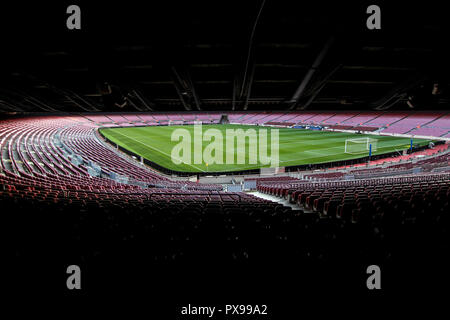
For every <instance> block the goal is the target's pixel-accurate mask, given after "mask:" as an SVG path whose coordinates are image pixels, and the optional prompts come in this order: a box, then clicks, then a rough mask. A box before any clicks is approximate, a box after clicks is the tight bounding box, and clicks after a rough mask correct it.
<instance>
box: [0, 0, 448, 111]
mask: <svg viewBox="0 0 450 320" xmlns="http://www.w3.org/2000/svg"><path fill="white" fill-rule="evenodd" d="M149 2H150V4H147V3H146V4H145V6H144V4H143V1H141V2H136V3H131V2H128V1H127V2H121V3H116V2H108V3H104V4H103V5H100V4H98V5H96V6H93V5H92V4H88V3H85V2H81V3H80V7H81V21H82V22H81V23H82V29H81V30H68V29H67V28H66V18H67V16H68V14H66V8H67V6H68V5H69V4H72V3H65V2H64V1H63V2H62V3H60V4H57V5H56V4H54V5H52V6H50V5H47V6H44V5H43V2H39V3H35V4H32V5H26V10H24V8H23V6H25V5H24V4H10V7H8V8H6V9H5V8H4V9H3V10H2V12H3V13H6V17H5V19H2V23H4V26H2V29H1V30H2V34H3V36H2V51H3V53H2V55H3V56H4V57H3V59H2V65H1V70H2V76H1V82H2V85H1V87H0V90H1V91H0V110H2V111H14V110H16V111H56V110H57V111H145V110H149V111H150V110H154V111H175V110H192V111H197V110H204V111H206V110H236V111H242V110H302V109H307V110H320V109H333V110H335V109H336V110H337V109H378V110H388V109H408V108H411V109H445V108H448V103H449V76H448V74H449V73H448V71H449V68H448V57H449V56H450V55H449V54H448V53H449V52H448V49H447V48H446V47H445V45H446V41H447V38H448V33H447V26H446V20H445V19H446V18H447V17H446V16H445V14H446V11H445V10H444V7H443V6H442V5H441V6H438V5H432V3H431V2H427V6H426V7H424V6H423V5H421V4H413V3H408V2H405V3H398V4H397V5H395V6H394V5H393V4H388V3H380V4H379V5H380V7H381V12H382V18H381V19H382V20H381V21H382V22H381V23H382V29H381V30H368V29H367V28H366V19H367V17H368V14H367V13H366V8H367V6H368V5H370V4H372V3H369V2H367V3H359V4H351V3H348V2H345V4H344V2H341V1H334V2H330V1H327V2H324V1H311V2H307V1H280V0H265V1H264V0H251V1H249V0H245V1H242V0H241V1H201V2H200V1H183V2H175V1H164V2H161V3H154V4H152V3H151V2H153V1H149ZM162 3H163V4H162ZM2 5H3V4H2ZM408 101H409V103H408Z"/></svg>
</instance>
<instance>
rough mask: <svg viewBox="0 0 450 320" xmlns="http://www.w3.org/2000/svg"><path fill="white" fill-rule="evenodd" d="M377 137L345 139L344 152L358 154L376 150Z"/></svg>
mask: <svg viewBox="0 0 450 320" xmlns="http://www.w3.org/2000/svg"><path fill="white" fill-rule="evenodd" d="M377 141H378V140H377V139H374V138H369V137H365V138H354V139H346V140H345V151H344V152H345V153H350V154H359V153H366V152H370V153H371V152H374V151H377Z"/></svg>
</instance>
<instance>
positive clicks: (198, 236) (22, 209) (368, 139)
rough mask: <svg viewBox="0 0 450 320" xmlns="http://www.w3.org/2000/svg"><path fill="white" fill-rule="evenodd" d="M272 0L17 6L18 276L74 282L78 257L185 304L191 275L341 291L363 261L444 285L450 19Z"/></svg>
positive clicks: (14, 155) (9, 63)
mask: <svg viewBox="0 0 450 320" xmlns="http://www.w3.org/2000/svg"><path fill="white" fill-rule="evenodd" d="M281 3H282V2H280V3H278V2H277V3H275V1H249V2H248V3H246V4H245V5H244V4H242V10H241V12H236V11H235V9H233V6H231V5H229V4H226V3H221V5H220V6H219V8H218V9H214V8H213V5H212V4H202V5H201V6H200V5H198V4H186V3H184V4H181V5H178V4H177V6H175V4H173V3H172V2H171V4H166V5H162V4H159V5H156V4H152V5H150V7H151V8H150V9H149V10H147V11H145V12H144V11H143V10H142V8H140V7H132V6H130V7H128V6H125V7H122V6H118V5H117V6H116V5H111V8H110V10H109V11H108V12H109V13H108V14H109V15H108V14H102V12H101V8H97V7H94V6H91V5H85V6H84V7H83V5H80V8H81V12H82V17H84V14H85V13H84V12H88V13H86V20H83V19H84V18H82V20H81V24H80V25H81V29H80V30H76V29H77V27H74V29H70V28H69V29H67V28H68V27H66V25H65V24H64V23H63V24H62V25H61V26H59V25H58V26H57V27H55V26H54V25H55V24H59V23H60V20H61V19H62V20H61V21H63V22H65V20H64V19H66V18H67V17H68V16H70V13H69V11H68V12H67V13H66V11H65V7H64V6H62V7H61V6H59V7H58V6H49V7H48V8H46V10H45V17H47V18H46V19H43V20H39V21H38V20H36V19H38V18H37V15H35V14H32V13H31V11H33V10H31V11H30V13H25V16H21V17H20V18H19V17H17V16H16V15H14V14H13V12H16V11H17V10H18V8H11V10H12V11H11V17H10V19H11V20H12V21H11V26H13V29H14V30H15V31H14V32H15V33H14V35H5V38H4V41H5V44H7V46H5V50H4V51H5V52H4V53H5V58H4V59H3V61H2V66H1V69H2V75H1V84H2V86H1V87H0V150H1V154H0V156H1V157H0V201H1V202H0V206H1V212H2V219H3V223H2V225H3V230H4V233H5V235H7V237H8V243H10V244H9V246H10V247H12V249H13V250H12V251H13V252H14V256H13V258H12V269H13V270H14V271H11V274H12V275H20V276H17V277H15V278H14V279H15V280H14V281H15V285H16V287H17V288H20V289H18V290H19V291H20V290H23V289H22V288H26V287H27V283H29V281H31V280H30V278H29V277H30V276H27V275H26V274H27V272H28V271H27V270H28V269H27V268H31V270H32V269H33V268H34V267H33V264H34V263H35V262H36V261H40V266H39V268H40V269H39V270H40V272H42V274H44V276H43V277H40V280H37V281H38V283H39V286H37V287H41V288H42V287H44V288H47V289H49V290H54V291H58V290H63V291H64V290H67V289H66V276H67V275H66V273H65V272H66V268H67V266H69V265H72V264H75V265H77V266H80V268H81V270H82V274H83V277H84V272H86V274H88V277H87V278H82V279H84V280H82V283H83V286H82V288H83V289H81V291H83V290H88V291H89V290H90V292H97V291H102V290H111V291H110V292H112V291H113V290H115V289H117V288H118V287H122V286H123V287H126V288H128V289H124V291H120V292H121V293H120V294H124V293H125V292H129V291H130V290H131V289H130V288H136V287H139V286H143V287H145V288H152V290H155V291H158V292H160V293H161V294H162V295H163V296H164V297H166V295H167V296H169V295H171V294H173V295H176V296H177V297H178V299H179V301H183V303H186V304H187V303H191V302H189V301H191V300H189V299H188V297H189V291H188V289H186V288H188V287H192V286H194V287H195V285H196V284H197V282H195V281H201V284H202V285H203V286H205V288H206V287H208V288H209V289H208V290H209V291H208V292H216V293H217V294H219V293H218V292H222V291H221V290H222V289H219V288H225V287H227V286H228V285H229V286H234V287H233V288H235V290H236V293H235V294H236V297H237V296H239V297H247V296H246V295H250V292H251V295H252V296H253V297H259V298H261V299H262V298H264V297H265V298H267V299H269V300H270V299H272V298H273V299H275V298H277V297H278V298H279V297H280V296H282V297H286V296H288V291H287V289H286V290H285V289H283V288H285V287H286V286H287V287H289V288H291V289H292V288H297V289H298V290H302V289H304V288H311V287H315V288H316V289H318V292H320V295H321V298H320V301H322V300H324V301H328V300H333V299H334V298H333V295H334V294H331V293H329V295H327V293H325V291H326V290H328V289H326V288H328V287H327V285H330V283H336V282H333V281H337V282H339V285H337V287H334V289H335V290H339V288H341V289H342V288H346V289H349V290H350V289H353V288H356V289H355V290H362V291H367V290H368V289H367V288H369V287H370V286H369V285H367V287H366V280H367V277H368V274H367V273H366V268H367V267H368V266H370V265H376V266H379V267H380V268H381V270H382V272H386V273H382V274H384V275H386V276H383V281H385V282H383V288H384V289H385V290H389V289H392V288H396V289H399V288H400V289H405V288H417V287H416V286H430V287H434V286H439V285H440V284H442V285H443V283H444V281H443V280H442V282H440V280H439V279H441V278H440V277H441V275H442V272H443V270H444V268H445V266H446V264H445V263H444V260H445V259H444V258H445V256H446V254H448V252H449V251H448V249H449V248H448V244H449V243H450V241H448V240H449V239H448V238H449V237H448V236H449V214H450V208H449V199H450V148H449V147H450V109H449V105H450V87H449V85H450V81H449V80H450V79H449V77H448V74H449V72H448V71H449V70H448V69H449V68H448V56H449V55H448V50H447V49H446V48H444V47H443V46H442V44H441V42H442V41H443V39H445V35H447V33H446V28H445V19H444V18H445V17H444V16H443V14H442V13H440V12H439V10H437V9H436V8H435V9H429V10H428V9H427V10H425V9H424V8H423V7H411V8H410V9H411V17H416V18H417V17H422V15H424V16H423V19H416V20H415V21H421V22H420V23H418V24H414V25H407V22H408V21H409V20H407V21H405V22H402V21H403V20H401V19H402V18H401V17H399V16H397V15H395V14H394V13H398V12H401V10H403V9H401V8H397V7H395V6H393V5H390V6H388V5H387V4H386V5H385V7H383V6H382V10H386V12H391V13H389V14H386V19H385V20H382V23H383V24H382V26H383V28H384V29H381V30H371V29H368V27H367V26H366V17H368V16H369V15H368V13H366V7H367V6H361V5H356V6H355V7H351V6H350V5H349V8H347V7H346V8H345V9H343V8H341V7H340V6H339V5H337V4H334V5H331V6H321V5H320V4H304V5H303V6H302V10H297V9H296V8H297V7H295V6H294V4H289V3H283V4H281ZM297 5H298V4H297ZM36 6H37V7H36V8H35V9H36V12H41V11H39V10H40V9H39V8H40V7H38V5H37V4H36ZM174 6H175V7H176V8H177V9H176V10H175V9H174V8H175V7H174ZM61 8H62V9H63V10H62V18H61V17H60V16H59V13H60V11H61V10H60V9H61ZM14 10H16V11H14ZM74 10H75V9H74ZM174 10H175V11H174ZM75 11H76V10H75ZM75 11H74V12H75ZM205 13H208V14H205ZM230 15H232V16H233V17H234V19H233V20H234V22H233V23H231V22H230V21H229V19H228V18H229V16H230ZM55 16H56V17H55ZM118 16H120V17H122V19H123V20H120V21H121V22H120V23H115V24H114V23H112V22H113V21H117V20H116V18H117V17H118ZM393 16H396V18H395V19H394V18H393ZM341 17H344V18H345V19H341ZM74 19H75V18H74ZM405 19H406V18H405ZM75 20H76V19H75ZM68 21H69V20H68ZM85 21H87V22H86V24H84V23H85ZM38 22H39V23H40V26H41V27H40V28H41V29H39V30H35V29H33V28H29V27H27V26H30V24H31V25H33V23H38ZM67 23H68V25H69V24H70V23H69V22H67ZM368 23H369V22H368ZM406 25H407V26H406ZM83 28H84V29H83ZM305 30H309V31H307V32H305ZM57 38H58V39H60V40H58V41H55V39H57ZM30 265H31V266H30ZM117 265H121V267H117V268H116V269H114V267H112V266H117ZM424 265H426V266H424ZM419 266H420V267H419ZM240 267H242V268H243V269H239V268H240ZM36 268H38V267H36ZM61 268H62V269H61ZM219 268H224V269H225V270H226V271H224V272H223V273H220V272H219V271H218V270H219ZM61 270H62V271H61ZM84 270H87V271H84ZM105 270H109V272H111V273H115V276H114V275H110V274H108V276H107V275H105V274H104V273H102V272H107V271H105ZM111 270H114V271H111ZM123 270H126V271H123ZM150 270H151V271H150ZM155 270H157V271H155ZM383 270H387V271H383ZM405 270H406V271H405ZM404 272H410V273H404ZM415 272H417V273H415ZM337 273H338V274H339V275H338V276H337V275H336V274H337ZM193 274H194V275H195V277H196V278H195V279H196V280H193V279H194V276H192V275H193ZM220 274H222V276H220ZM299 274H300V275H301V278H298V275H299ZM102 275H103V276H102ZM144 275H145V276H144ZM205 275H208V276H210V278H206V276H205ZM262 275H264V276H268V277H269V278H270V276H273V278H270V279H272V280H267V281H266V282H265V284H263V283H262V282H259V281H258V280H257V278H258V277H260V276H262ZM413 276H415V279H418V280H417V281H419V282H417V283H411V282H409V281H410V279H411V277H413ZM111 277H113V278H114V279H116V280H117V282H114V284H112V283H110V282H108V281H109V280H108V279H111ZM211 277H212V278H211ZM425 278H426V279H427V280H424V279H425ZM86 279H88V280H86ZM120 279H121V280H120ZM189 279H191V280H189ZM200 279H201V280H200ZM211 279H216V280H214V281H217V282H216V284H217V286H216V287H214V286H213V282H211V281H212V280H211ZM238 279H239V280H238ZM330 279H334V280H330ZM337 279H339V280H337ZM116 280H115V281H116ZM83 281H85V282H83ZM239 281H241V282H239ZM242 281H249V282H248V283H250V284H251V285H250V284H249V285H248V287H247V286H246V285H244V284H243V283H242ZM367 281H369V280H367ZM180 283H182V284H183V286H181V284H180ZM144 284H145V285H144ZM178 285H180V287H178ZM384 285H386V286H384ZM374 286H375V287H376V285H374ZM175 287H177V288H180V289H176V290H175V289H173V290H174V291H172V289H170V288H175ZM250 287H251V288H250ZM155 288H157V289H155ZM181 288H183V289H181ZM227 288H228V287H227ZM321 288H322V289H321ZM386 288H387V289H386ZM127 290H128V291H127ZM148 290H150V289H148ZM205 290H206V289H205ZM223 290H225V289H223ZM230 290H231V289H230ZM308 290H309V289H308ZM323 290H325V291H323ZM342 290H344V289H342ZM69 291H70V290H69ZM75 291H76V290H75ZM131 291H132V290H131ZM308 292H310V291H308ZM341 292H342V291H341ZM311 294H312V293H311ZM206 296H207V295H206ZM338 296H339V295H338ZM196 297H197V298H198V297H205V295H200V296H196ZM199 299H200V298H199ZM192 301H195V300H192ZM199 301H202V300H201V299H200V300H199ZM227 301H228V300H227ZM230 301H232V300H230ZM258 301H261V300H258ZM227 303H232V302H227ZM258 303H261V302H258ZM274 319H278V318H277V317H274Z"/></svg>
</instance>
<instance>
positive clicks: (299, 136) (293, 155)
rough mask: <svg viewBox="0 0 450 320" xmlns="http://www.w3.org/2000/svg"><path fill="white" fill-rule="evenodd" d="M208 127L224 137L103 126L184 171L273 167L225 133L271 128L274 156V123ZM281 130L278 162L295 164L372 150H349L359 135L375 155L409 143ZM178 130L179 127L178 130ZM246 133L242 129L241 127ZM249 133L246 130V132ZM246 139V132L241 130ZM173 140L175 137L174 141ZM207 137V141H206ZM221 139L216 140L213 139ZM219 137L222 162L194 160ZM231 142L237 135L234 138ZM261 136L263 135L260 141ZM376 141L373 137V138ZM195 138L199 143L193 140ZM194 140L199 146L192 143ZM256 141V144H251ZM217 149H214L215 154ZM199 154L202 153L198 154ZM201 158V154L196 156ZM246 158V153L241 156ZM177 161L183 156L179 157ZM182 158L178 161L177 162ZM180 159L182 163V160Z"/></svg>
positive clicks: (114, 137) (112, 136)
mask: <svg viewBox="0 0 450 320" xmlns="http://www.w3.org/2000/svg"><path fill="white" fill-rule="evenodd" d="M177 129H183V132H185V133H186V132H188V133H189V134H190V137H191V138H190V139H189V146H190V148H191V150H190V153H191V158H190V159H192V161H173V160H174V157H173V156H172V155H173V150H174V148H176V146H177V145H179V143H180V140H176V139H172V134H173V133H174V131H175V130H177ZM208 129H215V130H213V131H211V130H209V132H215V133H216V134H219V133H221V134H222V136H223V139H222V138H219V139H218V138H217V137H216V138H214V137H213V138H210V139H209V141H208V140H207V139H205V137H204V136H198V135H196V134H195V133H194V126H193V125H185V126H151V127H130V128H102V129H100V132H101V133H102V134H103V135H104V136H105V137H106V138H107V139H109V140H110V141H111V142H113V143H115V144H117V145H119V146H121V147H123V148H125V149H127V150H129V151H132V152H134V153H135V154H138V155H139V156H142V157H143V158H145V159H147V160H150V161H152V162H154V163H157V164H158V165H160V166H162V167H165V168H167V169H170V170H175V171H182V172H192V173H196V172H231V171H239V170H250V169H258V168H262V167H270V164H264V162H261V161H259V158H258V156H255V155H254V154H253V155H252V152H253V153H254V151H255V150H258V151H257V152H258V153H259V151H260V147H261V146H258V147H257V148H256V149H255V148H254V147H255V146H254V145H253V144H254V143H252V142H251V140H250V139H248V137H247V138H245V150H244V149H243V148H239V146H238V144H237V139H238V138H239V137H236V139H235V140H234V148H228V150H227V143H226V141H225V140H226V137H227V135H226V133H227V129H229V130H228V131H230V130H231V131H235V132H236V130H237V129H242V130H244V131H246V130H248V129H253V130H255V131H256V133H258V132H259V130H260V129H262V130H267V132H268V133H267V143H266V148H267V155H268V156H269V157H270V156H271V154H272V153H271V151H272V150H271V141H272V140H271V138H272V135H273V136H275V134H273V131H271V130H274V129H275V128H268V127H257V126H246V125H203V126H202V130H203V133H205V132H207V131H208ZM276 129H278V136H279V138H278V141H279V143H278V148H279V151H278V157H279V166H280V167H286V166H295V165H305V164H318V163H326V162H332V161H340V160H350V159H356V158H361V157H365V156H368V155H369V151H368V150H367V149H366V148H365V145H364V144H363V143H362V144H361V147H358V151H357V152H352V153H346V152H345V141H346V140H347V139H360V140H363V139H361V138H366V137H369V138H371V139H376V147H374V148H373V151H372V155H377V154H383V153H388V152H395V151H398V152H401V151H402V150H405V149H408V148H409V147H410V141H411V139H410V138H402V137H391V136H375V135H364V134H352V133H346V132H332V131H314V130H304V129H291V128H276ZM178 131H180V130H178ZM241 132H242V131H241ZM247 132H248V131H247ZM240 136H241V137H240V138H242V135H240ZM172 140H174V141H172ZM205 140H207V141H205ZM215 140H218V141H215ZM214 141H215V142H217V143H219V145H221V146H222V147H223V151H224V152H223V154H220V155H219V157H220V158H221V159H222V160H223V161H222V162H223V163H213V162H209V163H208V162H206V161H205V159H202V161H201V163H198V162H199V161H194V160H193V159H194V157H198V155H199V153H200V152H199V148H201V150H202V152H203V151H204V150H205V148H208V145H209V144H211V142H214ZM232 141H233V140H232ZM258 141H259V140H258ZM371 141H373V140H371ZM194 142H195V143H194ZM429 142H430V140H425V139H414V140H413V143H414V145H426V144H428V143H429ZM194 144H196V145H197V147H194ZM250 144H252V145H250ZM216 152H217V151H215V152H213V153H216ZM230 152H232V153H233V154H232V155H231V158H232V159H234V161H232V162H230V161H226V159H230V156H229V155H228V156H227V153H230ZM238 154H239V155H240V156H241V157H244V158H245V161H244V163H242V161H238V160H237V159H238ZM255 157H256V158H257V159H258V161H257V163H254V161H253V162H252V161H251V159H255ZM200 158H201V157H200ZM197 159H198V158H197ZM241 159H242V158H241ZM176 160H179V159H176ZM177 162H178V163H177ZM180 162H181V163H180Z"/></svg>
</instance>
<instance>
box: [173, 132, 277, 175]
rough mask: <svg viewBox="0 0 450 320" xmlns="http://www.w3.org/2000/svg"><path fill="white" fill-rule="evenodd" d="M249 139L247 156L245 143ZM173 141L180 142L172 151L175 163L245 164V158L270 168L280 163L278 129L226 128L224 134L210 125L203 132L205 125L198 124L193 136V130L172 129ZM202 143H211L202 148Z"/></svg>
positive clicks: (251, 162) (250, 162)
mask: <svg viewBox="0 0 450 320" xmlns="http://www.w3.org/2000/svg"><path fill="white" fill-rule="evenodd" d="M268 136H270V155H269V154H268V149H269V148H268ZM247 139H248V157H246V151H247V150H246V149H247V148H246V143H245V142H246V140H247ZM171 141H172V142H173V141H176V142H178V143H177V144H176V145H175V146H174V147H173V148H172V152H171V158H172V162H173V163H174V164H177V165H178V164H181V163H185V164H202V163H205V164H207V165H211V164H227V165H228V164H246V160H248V164H260V165H262V166H266V165H270V167H278V165H279V133H278V129H268V128H260V129H258V130H256V129H253V128H249V129H246V130H244V129H241V128H239V129H226V130H225V137H224V136H223V133H222V131H220V130H219V129H215V128H210V129H207V130H205V131H204V132H203V128H202V125H201V124H195V125H194V133H193V137H192V134H191V131H189V130H187V129H184V128H178V129H176V130H174V131H173V132H172V135H171ZM203 142H209V143H208V144H207V145H206V146H205V148H204V149H203V151H202V148H203ZM235 146H236V147H235ZM192 147H193V148H192ZM235 158H236V162H235Z"/></svg>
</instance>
